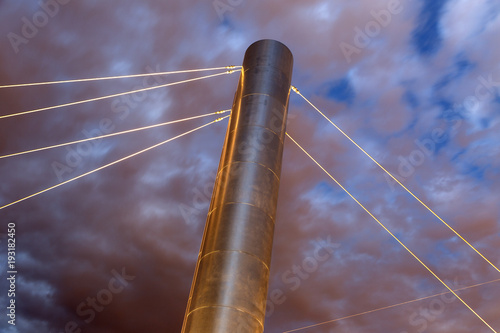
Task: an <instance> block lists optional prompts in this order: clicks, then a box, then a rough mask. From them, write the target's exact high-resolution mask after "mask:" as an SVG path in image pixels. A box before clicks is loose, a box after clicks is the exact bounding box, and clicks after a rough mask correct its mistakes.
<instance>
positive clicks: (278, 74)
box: [182, 40, 293, 333]
mask: <svg viewBox="0 0 500 333" xmlns="http://www.w3.org/2000/svg"><path fill="white" fill-rule="evenodd" d="M292 66H293V57H292V54H291V52H290V50H289V49H288V48H287V47H286V46H285V45H283V44H281V43H280V42H277V41H274V40H261V41H258V42H255V43H254V44H252V45H251V46H250V47H249V48H248V49H247V51H246V53H245V58H244V61H243V69H242V73H241V76H240V81H239V83H238V89H237V91H236V94H235V98H234V102H233V107H232V113H231V117H230V120H229V125H228V129H227V132H226V138H225V142H224V148H223V150H222V156H221V160H220V164H219V170H218V173H217V178H216V181H215V188H214V192H213V195H212V202H211V204H210V209H209V213H208V217H207V221H206V225H205V232H204V235H203V240H202V243H201V249H200V254H199V257H198V262H197V264H196V270H195V274H194V278H193V284H192V287H191V293H190V296H189V300H188V306H187V310H186V315H185V318H184V324H183V328H182V332H183V333H200V332H203V333H210V332H213V333H224V332H227V333H247V332H248V333H250V332H252V333H253V332H263V331H264V319H265V309H266V299H267V288H268V280H269V265H270V262H271V249H272V242H273V233H274V221H275V216H276V205H277V200H278V188H279V181H280V173H281V160H282V155H283V141H284V137H285V125H286V116H287V111H288V98H289V94H290V84H291V77H292Z"/></svg>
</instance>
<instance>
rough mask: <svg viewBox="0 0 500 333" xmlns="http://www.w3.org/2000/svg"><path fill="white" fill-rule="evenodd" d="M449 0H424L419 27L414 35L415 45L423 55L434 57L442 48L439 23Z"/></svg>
mask: <svg viewBox="0 0 500 333" xmlns="http://www.w3.org/2000/svg"><path fill="white" fill-rule="evenodd" d="M446 1H447V0H424V1H423V2H424V3H423V6H422V9H421V11H420V14H419V17H418V25H417V27H416V28H415V30H414V31H413V33H412V39H413V44H414V45H415V46H416V48H417V52H418V53H420V54H421V55H432V54H434V53H436V52H437V50H438V49H439V47H440V46H441V42H442V36H441V31H440V29H439V21H440V19H441V15H442V12H443V7H444V5H445V4H446Z"/></svg>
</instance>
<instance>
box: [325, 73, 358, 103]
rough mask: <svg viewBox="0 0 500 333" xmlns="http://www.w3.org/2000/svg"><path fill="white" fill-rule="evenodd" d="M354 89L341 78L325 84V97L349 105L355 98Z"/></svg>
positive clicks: (347, 81)
mask: <svg viewBox="0 0 500 333" xmlns="http://www.w3.org/2000/svg"><path fill="white" fill-rule="evenodd" d="M355 95H356V94H355V92H354V88H353V87H352V85H351V83H350V81H349V79H348V78H345V77H344V78H342V79H339V80H335V81H333V82H329V83H327V84H326V96H327V97H328V98H330V99H334V100H336V101H339V102H345V103H347V104H351V103H352V102H353V101H354V97H355Z"/></svg>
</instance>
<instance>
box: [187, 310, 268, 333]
mask: <svg viewBox="0 0 500 333" xmlns="http://www.w3.org/2000/svg"><path fill="white" fill-rule="evenodd" d="M207 308H226V309H234V310H236V311H238V312H243V313H245V314H248V315H249V316H250V317H252V318H253V319H255V320H256V321H257V322H258V323H259V325H260V326H261V327H262V329H264V324H263V323H262V322H261V321H260V320H259V318H257V317H255V316H254V315H253V314H251V313H250V312H248V311H245V310H243V309H240V308H237V307H234V306H227V305H204V306H200V307H197V308H195V309H194V310H192V311H190V312H189V313H188V314H187V317H189V316H190V315H191V314H192V313H193V312H195V311H197V310H200V309H207Z"/></svg>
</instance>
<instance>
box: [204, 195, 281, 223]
mask: <svg viewBox="0 0 500 333" xmlns="http://www.w3.org/2000/svg"><path fill="white" fill-rule="evenodd" d="M225 205H247V206H250V207H254V208H256V209H258V210H260V211H261V212H262V213H264V214H266V215H267V217H269V218H270V219H271V221H273V224H275V221H274V218H273V217H272V216H271V215H269V214H268V213H267V212H266V211H265V210H263V209H262V208H260V207H259V206H255V205H253V204H251V203H248V202H239V201H227V202H224V203H223V204H222V205H220V206H217V207H215V208H214V209H212V210H211V211H210V212H208V215H210V214H212V213H213V212H214V211H216V210H217V209H219V208H222V207H223V206H225Z"/></svg>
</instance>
